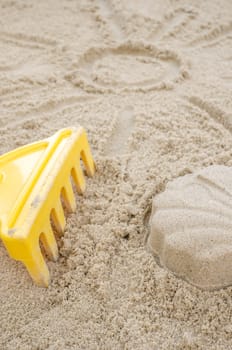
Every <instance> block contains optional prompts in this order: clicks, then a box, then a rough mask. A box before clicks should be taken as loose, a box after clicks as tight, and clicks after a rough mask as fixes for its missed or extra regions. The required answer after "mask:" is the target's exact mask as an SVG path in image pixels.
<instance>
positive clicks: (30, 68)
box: [0, 0, 232, 350]
mask: <svg viewBox="0 0 232 350" xmlns="http://www.w3.org/2000/svg"><path fill="white" fill-rule="evenodd" d="M231 14H232V3H231V1H230V0H222V1H219V0H217V1H216V0H213V1H211V0H206V1H204V2H203V1H202V2H200V1H197V0H192V1H191V2H190V1H183V0H173V1H172V0H159V1H151V0H146V1H144V0H143V1H142V0H138V1H132V0H130V1H126V0H123V1H118V0H82V1H71V0H70V1H68V0H61V1H55V0H53V1H52V0H50V1H39V2H36V1H29V0H22V1H20V0H16V1H15V0H1V2H0V50H1V56H0V81H1V83H0V106H1V109H0V153H1V154H3V153H5V152H7V151H10V150H12V149H14V148H16V147H19V146H22V145H24V144H26V143H29V142H33V141H36V140H39V139H42V138H45V137H47V136H50V135H52V134H53V133H54V132H55V131H57V130H58V129H60V128H64V127H68V126H70V125H71V126H79V125H82V126H83V127H85V128H86V130H87V132H88V137H89V142H90V144H91V147H92V151H93V155H94V158H95V160H96V164H97V173H96V175H95V176H94V178H92V179H88V180H87V186H86V192H85V193H84V195H83V196H77V210H76V212H75V213H74V214H71V215H69V216H68V219H67V226H66V228H65V232H64V236H63V237H62V238H61V239H59V242H58V243H59V246H60V258H59V260H58V262H56V263H53V262H48V265H49V269H50V272H51V277H52V282H51V285H50V286H49V288H48V289H43V288H38V287H37V286H36V285H34V284H33V283H32V280H31V278H30V276H29V275H28V273H27V272H26V270H25V268H24V266H23V265H22V264H21V263H19V262H16V261H14V260H12V259H10V258H9V256H8V254H7V252H6V250H5V248H4V246H3V245H2V243H0V300H1V302H0V324H1V327H0V329H1V332H0V349H1V350H8V349H14V350H16V349H20V350H27V349H28V350H29V349H33V350H34V349H40V350H42V349H49V350H59V349H65V350H69V349H88V350H91V349H131V350H132V349H133V350H135V349H146V350H147V349H165V350H167V349H217V350H218V349H230V348H231V346H232V287H227V288H225V289H219V290H217V291H211V292H209V291H202V290H200V289H198V288H196V287H194V286H192V285H190V284H189V283H187V282H185V281H183V280H182V279H179V278H177V277H175V276H174V275H173V274H172V273H171V272H169V271H168V270H166V269H163V268H161V267H160V266H159V265H158V264H157V263H156V261H155V259H154V257H153V256H152V254H151V253H150V252H149V251H148V250H147V249H146V247H145V238H146V237H147V235H148V231H149V226H148V221H149V217H150V213H151V205H152V198H153V197H154V196H155V195H156V194H158V193H160V192H161V191H163V190H164V189H165V186H166V184H167V183H168V182H169V181H170V180H173V179H175V178H177V177H178V176H181V175H185V174H189V173H192V172H194V171H196V170H198V169H200V168H202V167H205V166H209V165H226V166H232V137H231V131H232V119H231V110H232V99H231V88H232V21H231Z"/></svg>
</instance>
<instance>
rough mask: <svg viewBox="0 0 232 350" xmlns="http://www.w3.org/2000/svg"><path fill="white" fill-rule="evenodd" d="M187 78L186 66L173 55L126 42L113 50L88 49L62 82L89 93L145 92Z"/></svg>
mask: <svg viewBox="0 0 232 350" xmlns="http://www.w3.org/2000/svg"><path fill="white" fill-rule="evenodd" d="M187 76H188V70H187V67H186V64H184V62H183V61H182V59H181V58H180V57H179V56H178V55H177V53H176V52H173V51H170V50H159V49H157V48H156V47H155V46H153V45H151V44H144V43H132V42H127V43H124V44H121V45H119V46H116V47H113V48H91V49H89V50H88V51H86V52H85V53H84V54H83V55H82V56H81V57H80V59H79V61H78V62H77V63H75V64H74V65H73V67H72V71H71V72H70V74H68V75H66V79H67V80H68V81H70V82H71V83H72V84H73V85H75V86H79V87H81V88H83V89H84V90H86V91H89V92H115V91H142V92H145V91H151V90H157V89H164V88H166V89H168V88H172V86H173V83H176V82H179V81H181V80H183V79H184V78H186V77H187Z"/></svg>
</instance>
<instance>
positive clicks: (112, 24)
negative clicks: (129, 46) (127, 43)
mask: <svg viewBox="0 0 232 350" xmlns="http://www.w3.org/2000/svg"><path fill="white" fill-rule="evenodd" d="M97 4H98V12H97V18H96V20H97V22H100V23H101V24H102V25H103V26H104V28H105V31H106V34H107V36H110V34H111V37H113V39H114V40H118V41H121V40H123V39H124V37H125V35H124V32H123V28H122V23H121V20H120V18H119V16H118V14H117V13H116V12H115V10H114V8H113V5H112V3H111V1H110V0H98V3H97Z"/></svg>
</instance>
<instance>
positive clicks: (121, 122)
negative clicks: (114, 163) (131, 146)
mask: <svg viewBox="0 0 232 350" xmlns="http://www.w3.org/2000/svg"><path fill="white" fill-rule="evenodd" d="M133 128H134V113H133V107H132V106H127V107H126V108H125V110H124V111H122V112H121V113H120V114H119V115H118V118H117V122H116V128H115V130H114V133H113V136H112V139H111V142H110V143H109V145H108V150H107V152H106V153H107V155H109V156H118V155H119V156H120V155H124V154H125V153H126V152H127V142H128V138H129V137H130V135H131V133H132V130H133Z"/></svg>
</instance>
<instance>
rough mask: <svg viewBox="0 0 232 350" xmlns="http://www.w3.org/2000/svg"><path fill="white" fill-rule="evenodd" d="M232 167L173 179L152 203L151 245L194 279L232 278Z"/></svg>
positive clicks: (205, 282) (207, 284)
mask: <svg viewBox="0 0 232 350" xmlns="http://www.w3.org/2000/svg"><path fill="white" fill-rule="evenodd" d="M231 179H232V168H230V167H225V166H219V165H215V166H211V167H208V168H205V169H203V170H201V171H198V172H196V173H194V174H193V175H185V176H183V177H180V178H178V179H176V180H174V181H173V182H171V183H169V184H168V185H167V188H166V190H165V191H164V192H163V193H161V194H159V195H158V196H156V197H155V198H154V200H153V204H152V215H151V219H150V224H151V233H150V236H149V238H148V246H149V248H150V249H151V250H152V251H153V252H154V253H155V254H156V255H157V257H158V259H159V261H160V263H161V264H162V265H163V266H165V267H167V268H169V269H170V270H172V271H173V272H174V273H175V274H176V275H178V276H180V277H182V278H184V279H185V280H187V281H189V282H191V283H192V284H194V285H196V286H198V287H201V288H204V289H215V288H220V287H224V286H228V285H230V284H232V272H231V269H230V265H231V261H232V234H231V230H232V223H231V208H232V180H231Z"/></svg>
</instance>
